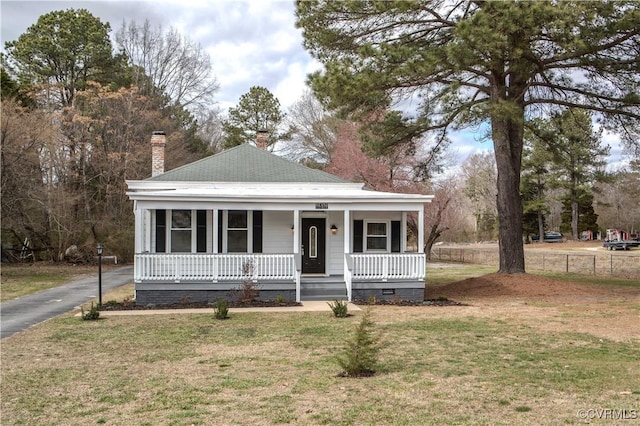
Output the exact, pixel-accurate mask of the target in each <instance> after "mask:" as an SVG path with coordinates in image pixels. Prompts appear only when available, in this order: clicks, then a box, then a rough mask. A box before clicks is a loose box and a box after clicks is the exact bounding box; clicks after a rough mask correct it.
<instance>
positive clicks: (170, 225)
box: [165, 209, 198, 253]
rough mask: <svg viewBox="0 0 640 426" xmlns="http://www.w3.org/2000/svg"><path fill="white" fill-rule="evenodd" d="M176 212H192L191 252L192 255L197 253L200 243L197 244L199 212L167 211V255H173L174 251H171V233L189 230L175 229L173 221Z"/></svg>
mask: <svg viewBox="0 0 640 426" xmlns="http://www.w3.org/2000/svg"><path fill="white" fill-rule="evenodd" d="M174 210H188V211H189V210H190V211H191V252H190V253H196V252H197V251H198V242H197V238H196V235H197V232H198V230H197V229H196V215H197V214H198V213H197V210H193V209H166V210H165V214H166V222H165V223H167V225H168V226H167V232H165V234H166V235H165V247H166V252H167V253H173V251H172V250H171V248H172V247H171V233H172V231H173V230H174V229H175V230H185V229H188V228H174V227H173V221H172V220H171V219H172V212H173V211H174ZM176 253H189V252H176Z"/></svg>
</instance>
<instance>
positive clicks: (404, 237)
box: [400, 212, 407, 253]
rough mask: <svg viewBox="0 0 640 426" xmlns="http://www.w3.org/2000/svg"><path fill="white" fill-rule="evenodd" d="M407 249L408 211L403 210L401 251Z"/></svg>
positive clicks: (403, 251)
mask: <svg viewBox="0 0 640 426" xmlns="http://www.w3.org/2000/svg"><path fill="white" fill-rule="evenodd" d="M406 251H407V212H402V219H401V221H400V253H405V252H406Z"/></svg>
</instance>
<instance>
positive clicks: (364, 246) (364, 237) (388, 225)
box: [362, 219, 391, 253]
mask: <svg viewBox="0 0 640 426" xmlns="http://www.w3.org/2000/svg"><path fill="white" fill-rule="evenodd" d="M369 223H384V224H385V227H386V230H387V232H386V235H385V238H386V239H387V248H386V249H384V250H381V249H369V247H367V243H368V237H369V234H367V229H369ZM372 237H380V238H381V236H380V235H372ZM362 240H363V241H362V249H363V250H362V251H363V252H364V253H391V221H390V220H380V219H370V220H368V219H365V220H364V224H363V230H362Z"/></svg>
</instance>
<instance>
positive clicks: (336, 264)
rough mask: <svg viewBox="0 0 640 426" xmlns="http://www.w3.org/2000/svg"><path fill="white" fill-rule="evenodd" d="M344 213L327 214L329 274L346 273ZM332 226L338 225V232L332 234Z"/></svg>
mask: <svg viewBox="0 0 640 426" xmlns="http://www.w3.org/2000/svg"><path fill="white" fill-rule="evenodd" d="M343 217H344V216H343V212H339V211H330V212H328V214H327V273H328V274H330V275H342V274H343V273H344V233H343V231H344V229H343V224H344V219H343ZM331 225H336V226H337V227H338V231H337V232H336V234H335V235H333V234H332V233H331V230H330V229H329V228H331Z"/></svg>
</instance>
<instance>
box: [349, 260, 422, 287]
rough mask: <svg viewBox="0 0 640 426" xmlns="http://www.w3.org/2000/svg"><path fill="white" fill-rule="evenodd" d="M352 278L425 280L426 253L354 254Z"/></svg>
mask: <svg viewBox="0 0 640 426" xmlns="http://www.w3.org/2000/svg"><path fill="white" fill-rule="evenodd" d="M347 256H349V257H350V258H351V262H347V263H348V264H351V265H352V266H351V278H352V279H353V281H357V280H381V281H387V280H390V279H393V280H424V276H425V266H426V265H425V261H426V257H425V254H424V253H376V254H374V253H352V254H348V255H347Z"/></svg>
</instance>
